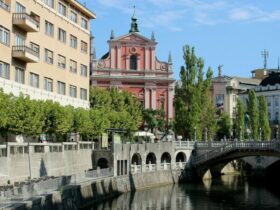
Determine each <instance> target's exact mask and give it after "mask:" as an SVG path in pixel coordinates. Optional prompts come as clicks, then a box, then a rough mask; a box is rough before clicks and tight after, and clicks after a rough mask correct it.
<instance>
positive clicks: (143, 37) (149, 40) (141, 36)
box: [108, 32, 157, 45]
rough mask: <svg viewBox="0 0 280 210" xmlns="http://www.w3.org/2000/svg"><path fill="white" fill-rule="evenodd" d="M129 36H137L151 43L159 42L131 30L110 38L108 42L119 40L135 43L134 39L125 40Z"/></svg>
mask: <svg viewBox="0 0 280 210" xmlns="http://www.w3.org/2000/svg"><path fill="white" fill-rule="evenodd" d="M129 36H136V37H138V38H140V39H142V40H144V41H146V42H148V43H149V44H150V45H157V42H155V41H153V40H151V39H149V38H147V37H145V36H143V35H141V34H139V33H137V32H131V33H127V34H125V35H122V36H119V37H116V38H114V39H110V40H108V43H118V42H131V43H135V41H134V40H124V39H125V38H126V37H129Z"/></svg>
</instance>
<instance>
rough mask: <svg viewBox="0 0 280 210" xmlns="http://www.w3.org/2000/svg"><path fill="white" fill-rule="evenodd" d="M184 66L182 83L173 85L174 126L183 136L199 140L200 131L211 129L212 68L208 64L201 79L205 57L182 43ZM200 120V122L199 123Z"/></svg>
mask: <svg viewBox="0 0 280 210" xmlns="http://www.w3.org/2000/svg"><path fill="white" fill-rule="evenodd" d="M183 53H184V60H185V66H182V67H181V71H180V78H181V85H179V86H176V88H175V122H174V128H175V130H176V132H177V133H178V134H181V135H183V137H184V138H185V139H191V140H194V139H195V138H196V139H197V140H201V138H202V133H203V132H205V130H206V129H207V131H209V133H213V130H214V129H213V128H214V127H215V125H216V124H215V120H213V119H215V114H214V113H215V110H214V108H213V104H212V103H209V101H211V100H210V94H209V89H210V85H211V79H212V75H213V72H212V70H211V69H210V68H209V69H208V71H207V73H206V79H204V75H203V68H204V61H203V59H202V58H198V57H196V55H195V50H194V47H192V48H191V47H190V46H188V45H186V46H184V47H183ZM202 122H203V123H202Z"/></svg>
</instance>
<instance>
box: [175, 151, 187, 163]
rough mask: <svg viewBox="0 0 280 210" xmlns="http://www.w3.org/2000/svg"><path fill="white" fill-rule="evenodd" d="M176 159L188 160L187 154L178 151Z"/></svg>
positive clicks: (178, 160) (180, 160) (179, 160)
mask: <svg viewBox="0 0 280 210" xmlns="http://www.w3.org/2000/svg"><path fill="white" fill-rule="evenodd" d="M175 160H176V162H187V155H186V154H185V153H184V152H178V153H177V154H176V159H175Z"/></svg>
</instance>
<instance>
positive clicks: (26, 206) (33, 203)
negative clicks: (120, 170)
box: [6, 170, 181, 210]
mask: <svg viewBox="0 0 280 210" xmlns="http://www.w3.org/2000/svg"><path fill="white" fill-rule="evenodd" d="M180 175H181V171H179V170H178V171H154V172H147V173H141V174H140V173H139V174H134V175H126V176H118V177H108V178H104V179H100V180H95V181H92V182H91V181H88V182H84V183H81V184H78V185H69V186H67V187H64V188H62V189H60V190H58V191H54V192H52V193H51V194H48V195H41V196H36V197H35V198H32V199H30V200H27V201H24V202H19V201H17V204H14V205H13V206H11V207H9V208H6V209H7V210H8V209H9V210H37V209H48V210H74V209H82V208H84V207H87V206H90V205H92V204H94V203H95V202H99V201H102V200H104V199H108V198H112V197H115V196H118V195H120V194H121V193H125V192H128V191H132V190H138V189H144V188H150V187H155V186H160V185H166V184H173V183H176V182H178V180H179V178H180Z"/></svg>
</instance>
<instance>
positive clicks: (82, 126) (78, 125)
mask: <svg viewBox="0 0 280 210" xmlns="http://www.w3.org/2000/svg"><path fill="white" fill-rule="evenodd" d="M92 129H93V124H92V121H91V117H90V111H89V110H85V109H83V108H77V109H75V110H74V122H73V132H75V133H79V134H80V136H81V137H82V139H83V140H88V139H89V138H90V137H92Z"/></svg>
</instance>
